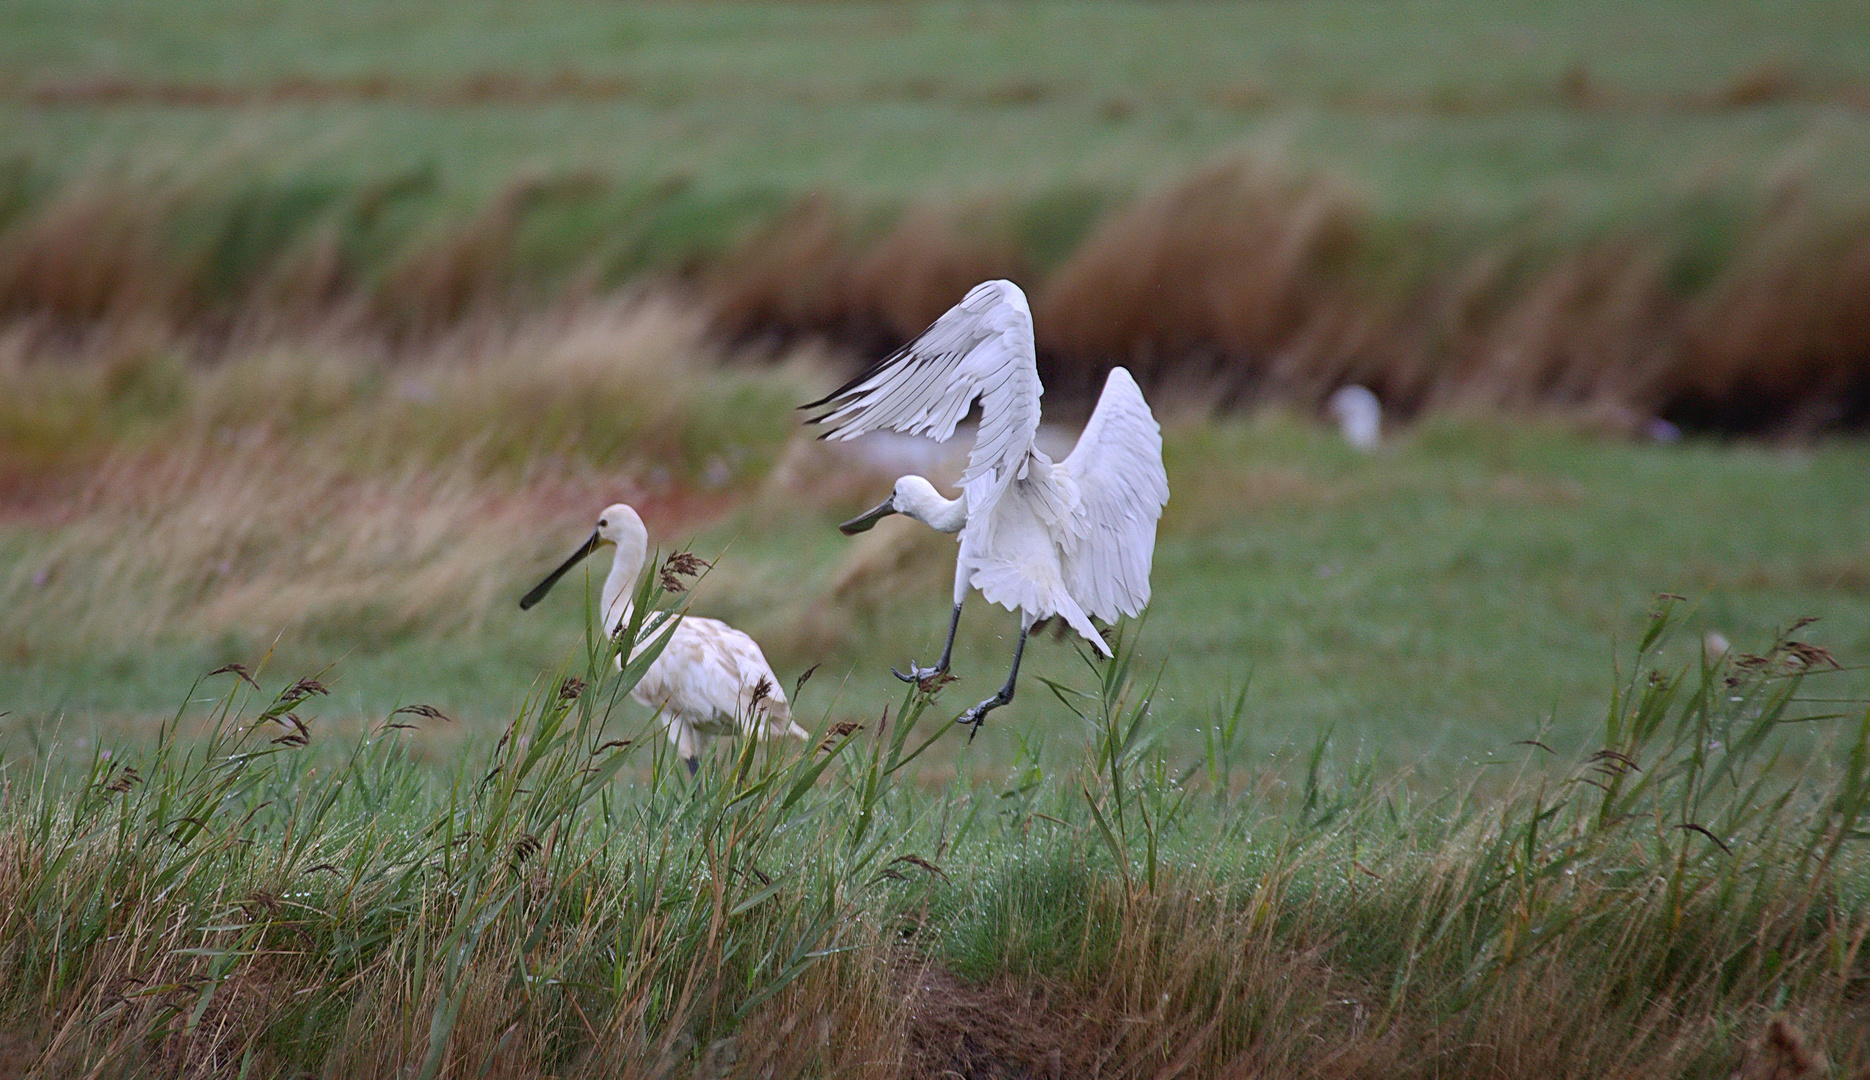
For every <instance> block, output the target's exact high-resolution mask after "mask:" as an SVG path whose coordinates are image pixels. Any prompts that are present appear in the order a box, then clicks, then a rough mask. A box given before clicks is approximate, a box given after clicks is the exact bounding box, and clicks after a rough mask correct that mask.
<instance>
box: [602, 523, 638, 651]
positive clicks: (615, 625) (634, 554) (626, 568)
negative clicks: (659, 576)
mask: <svg viewBox="0 0 1870 1080" xmlns="http://www.w3.org/2000/svg"><path fill="white" fill-rule="evenodd" d="M610 550H611V556H610V574H609V576H607V577H605V578H604V593H603V600H602V606H601V607H600V608H599V609H598V611H599V612H600V616H599V618H600V621H601V622H602V624H603V627H604V633H606V634H615V633H616V632H617V631H618V630H619V629H620V628H621V627H623V626H624V625H625V624H627V623H628V622H629V621H630V615H631V613H632V609H633V607H634V605H633V603H632V602H631V594H632V593H633V592H634V590H635V587H636V575H637V573H638V572H639V571H641V570H642V569H643V556H644V554H645V550H644V548H642V547H641V546H638V547H636V548H635V549H634V550H630V551H625V550H624V548H623V546H622V545H621V544H612V545H611V549H610Z"/></svg>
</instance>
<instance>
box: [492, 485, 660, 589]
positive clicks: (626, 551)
mask: <svg viewBox="0 0 1870 1080" xmlns="http://www.w3.org/2000/svg"><path fill="white" fill-rule="evenodd" d="M605 544H611V545H613V546H615V547H616V549H617V552H616V554H615V555H614V556H612V558H613V560H614V561H613V562H612V564H611V565H612V566H626V567H629V568H630V572H631V576H634V575H635V570H636V568H637V567H640V566H642V565H643V557H644V556H645V555H647V554H648V553H649V530H648V529H646V528H644V527H643V519H642V518H641V517H639V516H638V515H637V512H636V511H635V510H633V509H631V508H630V507H628V506H626V505H624V504H623V503H612V504H611V505H609V506H607V507H605V508H604V512H603V513H602V514H600V515H598V518H597V528H596V529H594V530H592V532H591V535H590V537H588V538H587V539H586V540H585V542H584V543H582V544H580V545H578V550H576V551H574V552H572V553H571V558H569V559H566V560H565V561H564V562H563V563H561V564H559V568H558V569H556V570H554V571H552V572H551V573H550V574H547V575H546V578H545V580H544V581H541V582H540V583H539V584H537V585H535V586H533V589H532V591H531V592H529V593H527V594H526V595H525V596H523V597H521V598H520V601H519V606H520V608H521V610H524V609H526V608H530V607H532V606H533V605H534V604H536V603H538V602H539V601H540V600H543V599H544V598H545V594H546V593H548V592H551V591H552V586H554V585H556V584H558V579H559V578H562V577H564V576H565V575H566V574H567V573H569V572H570V571H571V568H572V567H574V566H576V565H578V563H579V562H580V561H582V560H583V559H584V557H585V556H587V555H589V554H591V553H592V552H593V551H596V550H597V549H598V548H600V547H603V546H604V545H605Z"/></svg>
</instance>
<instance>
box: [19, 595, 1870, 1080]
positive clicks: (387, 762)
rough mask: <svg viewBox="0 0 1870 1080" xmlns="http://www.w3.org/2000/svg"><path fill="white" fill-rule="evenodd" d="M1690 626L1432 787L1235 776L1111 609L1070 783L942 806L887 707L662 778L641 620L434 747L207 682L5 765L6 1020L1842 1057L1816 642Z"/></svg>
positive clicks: (1854, 992) (1869, 795) (1333, 765)
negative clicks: (1718, 644)
mask: <svg viewBox="0 0 1870 1080" xmlns="http://www.w3.org/2000/svg"><path fill="white" fill-rule="evenodd" d="M657 580H658V576H657V575H653V574H652V575H646V576H645V580H644V583H643V585H642V586H641V588H640V590H639V599H640V600H641V601H642V603H641V604H639V606H638V607H637V609H636V610H637V611H638V612H641V613H644V614H641V615H639V616H638V618H637V623H636V625H634V626H633V627H631V628H630V634H631V635H632V640H650V641H652V642H654V641H657V640H660V638H661V635H663V634H665V633H666V632H667V629H668V627H669V625H670V623H669V622H668V618H669V613H668V605H667V602H666V601H667V599H668V598H667V597H664V596H661V595H659V592H658V586H657ZM659 609H660V613H659ZM1677 622H1678V617H1677V615H1676V614H1675V611H1674V608H1673V602H1672V601H1670V600H1668V599H1667V598H1665V599H1663V600H1662V601H1660V602H1659V610H1658V612H1657V613H1656V615H1655V617H1654V619H1653V621H1652V623H1651V625H1650V627H1649V629H1648V630H1647V632H1646V633H1645V634H1644V636H1643V638H1642V640H1641V641H1640V643H1639V647H1638V650H1637V652H1636V655H1635V656H1634V657H1633V658H1632V662H1631V664H1630V666H1629V667H1628V669H1627V670H1626V671H1625V673H1624V676H1623V678H1622V681H1621V682H1620V684H1619V689H1618V691H1617V692H1616V694H1615V695H1614V696H1613V699H1612V700H1611V701H1610V702H1609V704H1608V708H1607V709H1606V714H1605V723H1604V727H1603V731H1602V736H1601V739H1600V740H1599V741H1598V744H1597V745H1596V746H1595V748H1594V749H1593V750H1592V751H1591V752H1590V753H1588V754H1586V755H1584V756H1583V757H1581V758H1580V759H1579V760H1577V761H1576V762H1574V763H1572V764H1569V765H1566V764H1552V763H1550V755H1549V753H1548V752H1547V751H1546V750H1545V749H1544V748H1543V747H1540V746H1538V745H1536V744H1533V745H1530V746H1528V747H1527V748H1526V763H1525V764H1524V766H1523V767H1522V770H1521V772H1520V774H1519V775H1518V776H1516V777H1511V778H1500V779H1498V780H1495V781H1491V782H1477V783H1475V784H1472V785H1470V786H1469V787H1467V788H1464V789H1461V790H1457V791H1451V792H1448V793H1446V794H1432V793H1424V792H1422V791H1420V790H1416V789H1414V788H1412V787H1411V786H1410V785H1409V784H1407V783H1403V782H1399V781H1397V780H1394V779H1386V778H1379V777H1377V776H1376V774H1375V772H1374V770H1372V769H1370V768H1369V767H1367V766H1366V765H1362V764H1360V763H1359V762H1357V761H1356V760H1354V759H1347V758H1343V757H1340V756H1338V755H1336V754H1334V753H1333V752H1332V751H1331V749H1330V748H1329V746H1328V743H1327V740H1325V739H1320V741H1319V744H1318V746H1317V748H1316V749H1315V751H1314V752H1313V753H1312V754H1311V755H1310V757H1309V760H1308V761H1307V762H1306V763H1305V765H1304V767H1303V768H1302V769H1301V770H1300V771H1299V772H1297V773H1294V774H1291V775H1288V776H1277V775H1270V774H1266V773H1264V772H1260V771H1256V770H1255V768H1254V766H1252V765H1251V764H1250V763H1249V761H1248V760H1246V757H1247V756H1246V755H1244V754H1243V753H1242V752H1241V750H1242V746H1243V735H1244V734H1245V733H1244V732H1243V730H1242V721H1243V715H1244V714H1243V709H1242V705H1241V699H1239V698H1236V699H1233V700H1231V701H1220V702H1216V703H1214V705H1213V707H1212V709H1211V710H1210V711H1209V712H1207V713H1206V714H1199V713H1185V712H1183V711H1180V710H1178V709H1177V708H1176V707H1174V706H1172V705H1168V704H1166V703H1165V697H1164V695H1163V694H1162V692H1161V690H1162V688H1160V687H1159V686H1157V685H1155V684H1154V683H1153V682H1152V681H1151V680H1150V679H1149V678H1148V677H1147V675H1146V673H1145V672H1143V671H1142V670H1140V669H1138V668H1137V667H1136V659H1135V657H1136V652H1135V642H1134V635H1133V634H1131V633H1129V632H1127V631H1126V633H1125V635H1124V638H1125V640H1124V641H1123V647H1122V648H1120V649H1119V650H1118V656H1117V658H1116V659H1115V660H1114V661H1110V662H1103V661H1098V660H1095V659H1092V658H1088V657H1087V659H1086V661H1085V662H1086V665H1087V667H1086V668H1085V670H1084V672H1083V675H1082V677H1081V678H1079V679H1078V680H1075V681H1076V683H1077V685H1069V684H1066V683H1057V684H1054V685H1053V686H1052V688H1051V689H1052V692H1053V693H1054V694H1055V695H1056V696H1057V700H1058V703H1059V705H1060V707H1061V708H1066V709H1069V710H1071V711H1073V712H1076V713H1078V714H1079V715H1080V716H1081V717H1082V720H1083V724H1082V727H1081V728H1080V729H1079V730H1081V731H1082V732H1083V733H1084V735H1085V742H1084V747H1083V756H1082V759H1081V762H1080V764H1078V765H1076V766H1071V767H1065V768H1055V769H1054V770H1053V771H1052V772H1049V773H1048V772H1046V771H1045V769H1044V768H1042V767H1041V765H1040V764H1039V760H1038V758H1036V757H1034V758H1031V759H1026V760H1022V761H1020V762H1018V763H1017V764H1016V765H1015V766H1014V767H1013V768H1012V769H1011V770H1010V771H1009V775H1008V777H1007V780H1006V782H1005V784H1004V785H1003V786H1002V785H989V786H987V787H985V788H978V787H974V786H971V785H968V784H958V785H955V786H952V787H950V788H948V789H946V790H930V789H923V788H918V787H915V786H905V785H904V784H903V783H901V779H902V777H903V776H905V775H907V774H906V773H904V772H903V769H904V768H905V767H906V766H907V765H909V764H910V763H911V762H913V761H914V760H915V759H916V758H917V756H918V755H919V754H920V753H922V752H923V750H924V749H925V748H926V747H928V746H929V745H930V744H931V743H932V742H933V741H934V740H937V739H940V738H943V737H944V736H947V735H949V731H948V730H947V727H948V726H947V725H942V724H939V723H937V722H936V721H937V720H939V719H940V718H941V717H942V716H943V712H942V708H941V706H940V705H939V703H937V702H934V701H932V700H931V699H930V696H929V695H928V694H925V693H921V692H918V691H917V690H915V689H911V690H910V691H909V693H908V696H907V697H905V698H904V699H903V700H902V701H901V702H899V703H896V704H895V705H893V706H892V707H891V708H888V709H884V710H882V713H881V718H880V719H879V720H878V721H876V722H874V723H870V724H865V725H856V724H844V725H839V726H830V725H828V724H821V725H820V726H821V728H824V730H820V731H819V732H817V733H815V735H814V738H813V740H812V742H811V743H810V744H808V745H806V746H803V747H787V748H773V749H768V748H764V747H760V746H756V745H754V744H742V745H739V746H729V747H724V748H721V750H720V752H718V753H717V754H716V755H715V757H714V758H713V760H711V761H710V762H709V763H708V765H707V766H706V767H705V768H704V770H703V772H702V773H701V775H700V777H699V778H698V779H697V780H695V781H692V782H691V781H689V780H687V779H686V778H685V777H684V776H682V775H680V773H679V771H678V770H672V769H671V766H672V764H673V759H672V757H671V756H670V755H669V754H668V753H667V752H666V749H665V748H664V747H663V745H662V740H661V738H660V734H659V732H657V731H655V730H654V729H653V725H652V726H651V728H649V729H637V728H633V727H630V726H627V725H625V724H624V723H623V721H622V717H621V714H618V713H616V712H615V709H614V706H615V705H616V703H617V702H618V701H619V700H620V698H621V696H622V695H623V694H625V693H626V692H627V690H628V688H629V686H630V685H632V680H633V679H634V678H636V677H638V676H639V675H640V673H641V670H642V668H643V667H644V666H645V664H646V663H647V657H649V656H652V655H653V653H654V650H653V647H652V650H651V651H650V652H649V653H646V654H645V656H644V657H643V658H639V659H638V660H637V661H634V662H632V663H631V664H629V665H628V666H626V667H625V668H624V669H623V670H621V671H620V672H617V671H613V669H612V665H611V663H610V658H611V657H612V656H614V655H615V652H616V649H617V647H618V645H617V643H616V642H603V641H601V640H599V641H591V642H588V643H587V647H586V651H585V653H584V655H582V656H581V657H579V658H578V659H577V661H576V663H574V664H573V665H572V670H574V671H576V672H577V673H578V674H577V676H576V677H575V678H574V677H570V676H568V674H567V673H566V672H564V671H561V672H559V673H556V674H554V675H552V676H549V677H542V678H541V679H540V681H539V683H538V685H537V688H536V691H535V693H534V694H533V695H532V696H531V698H530V699H529V700H528V702H527V703H526V705H525V707H524V710H523V711H522V713H521V715H519V716H518V717H517V718H516V719H515V720H514V722H513V724H512V725H511V726H510V727H508V728H507V729H506V730H505V731H504V732H503V733H501V735H500V737H499V738H498V739H497V740H494V741H493V743H492V745H491V746H489V745H487V744H485V743H482V744H479V745H478V746H477V747H475V748H473V749H472V750H471V751H470V752H468V753H465V754H463V755H461V756H460V757H459V758H458V759H457V763H456V764H454V765H452V766H450V767H449V768H447V769H445V770H441V771H437V770H435V769H434V768H433V767H424V766H420V765H417V764H415V763H414V762H413V761H412V760H411V758H410V757H409V756H408V754H407V753H406V748H405V745H404V743H403V741H402V740H403V739H404V737H405V735H404V729H405V727H406V726H407V725H412V724H425V725H428V724H438V723H444V722H445V718H444V717H440V716H437V715H436V714H435V711H434V710H428V709H424V708H422V707H419V706H418V707H410V708H406V709H403V710H399V711H398V713H396V714H392V715H391V716H388V717H384V718H380V719H379V720H377V721H375V722H374V723H373V724H372V725H370V726H369V727H368V728H366V729H365V730H363V731H360V732H355V733H352V732H345V731H340V730H336V729H334V728H331V727H328V726H327V725H326V724H325V723H323V722H321V721H320V720H319V719H318V717H317V710H318V703H319V700H320V698H321V696H322V694H323V693H324V684H323V683H321V682H320V681H318V679H317V678H302V679H291V680H287V679H280V678H276V677H273V676H271V675H270V674H269V673H266V672H260V673H250V672H248V671H246V670H245V669H230V670H225V671H219V672H214V673H211V674H210V675H209V676H208V677H207V679H208V682H207V683H206V684H205V685H208V686H212V685H213V683H214V682H216V681H224V689H223V691H222V692H221V693H220V695H219V696H218V697H212V696H210V697H209V698H200V697H198V696H197V695H191V704H190V705H188V706H185V707H184V710H183V713H184V714H186V713H188V712H189V711H190V710H192V709H205V710H206V715H205V716H204V717H199V718H197V719H196V721H195V722H197V723H201V722H205V724H206V725H207V731H208V734H206V735H205V736H194V737H186V736H183V735H182V734H181V732H180V729H181V728H182V727H186V726H188V724H187V722H185V721H184V720H183V719H182V718H178V722H177V723H174V724H172V725H170V726H169V727H168V728H166V729H165V732H164V735H163V738H162V739H161V740H160V741H159V743H158V744H157V745H155V746H154V747H153V748H150V749H148V750H146V751H143V752H140V753H138V752H120V753H117V754H114V755H113V754H106V753H103V752H96V753H94V755H93V756H92V758H91V759H90V761H89V763H88V765H85V764H80V765H78V766H71V765H69V764H66V765H64V766H59V765H55V764H53V763H52V759H51V758H47V759H44V760H42V761H30V760H17V759H16V760H14V761H12V762H11V763H10V765H9V767H8V771H7V782H6V786H5V791H4V800H5V802H4V828H5V838H4V841H3V842H0V849H4V852H5V855H4V858H3V859H0V866H3V867H4V872H3V873H0V895H4V897H5V901H6V902H5V904H4V905H3V910H4V911H5V912H6V915H5V916H4V917H0V965H4V968H5V970H6V972H7V979H6V981H5V986H6V987H7V990H6V993H5V995H4V1000H3V1001H0V1017H4V1024H5V1026H6V1027H7V1028H8V1029H9V1030H10V1031H11V1032H12V1033H13V1038H12V1040H11V1042H10V1043H9V1046H10V1048H11V1052H12V1053H13V1054H14V1056H15V1060H16V1061H18V1062H19V1063H20V1064H21V1066H22V1069H21V1071H25V1072H29V1073H30V1074H32V1075H41V1076H64V1075H72V1076H76V1075H153V1074H161V1075H187V1076H254V1075H303V1074H307V1073H316V1074H319V1075H339V1076H342V1075H384V1074H386V1073H396V1074H399V1075H412V1076H421V1077H435V1076H469V1075H479V1076H487V1075H492V1076H546V1075H554V1076H579V1075H597V1074H604V1075H626V1076H635V1075H643V1076H652V1075H653V1076H666V1075H677V1074H679V1075H688V1074H691V1073H692V1074H695V1075H705V1076H812V1075H839V1076H879V1077H881V1076H939V1075H954V1074H957V1073H958V1074H960V1075H965V1076H1014V1075H1033V1076H1042V1075H1060V1076H1065V1075H1070V1076H1113V1077H1115V1076H1178V1075H1185V1076H1242V1077H1246V1076H1258V1077H1288V1076H1289V1077H1361V1076H1370V1077H1376V1076H1386V1077H1393V1076H1422V1077H1431V1076H1433V1077H1448V1076H1515V1077H1517V1076H1524V1077H1534V1076H1538V1077H1596V1076H1603V1075H1619V1076H1631V1077H1700V1076H1717V1075H1718V1076H1729V1075H1731V1076H1742V1077H1765V1076H1779V1077H1787V1076H1847V1075H1856V1071H1855V1070H1859V1069H1862V1068H1863V1067H1864V1066H1865V1065H1866V1064H1870V1043H1866V1041H1865V1037H1864V1034H1863V1033H1864V1031H1865V1030H1866V1025H1865V1021H1866V1019H1867V1018H1866V1015H1865V1010H1866V1009H1867V1008H1870V1004H1867V999H1866V996H1865V991H1866V988H1867V987H1870V981H1867V980H1870V962H1867V961H1866V958H1865V957H1864V956H1863V955H1862V946H1863V943H1864V939H1865V937H1866V936H1867V935H1870V907H1867V906H1866V905H1867V904H1870V878H1867V877H1866V873H1867V872H1870V866H1867V865H1866V862H1865V858H1864V853H1863V850H1862V848H1861V841H1862V838H1863V837H1864V836H1865V835H1866V833H1865V830H1864V824H1865V815H1866V811H1867V810H1870V712H1866V711H1865V707H1864V703H1863V702H1861V701H1853V702H1848V703H1844V704H1843V705H1842V707H1839V705H1838V704H1837V703H1836V702H1835V700H1834V699H1832V698H1830V697H1827V696H1822V695H1820V694H1815V693H1813V692H1811V691H1810V690H1808V689H1807V687H1808V686H1811V685H1819V684H1818V683H1816V682H1814V680H1820V679H1822V677H1823V675H1824V673H1825V672H1828V671H1830V670H1832V669H1833V668H1834V667H1835V666H1836V664H1837V661H1836V660H1835V659H1834V658H1833V657H1831V656H1830V654H1829V653H1827V652H1826V651H1825V650H1823V649H1822V648H1819V647H1817V646H1814V645H1812V644H1810V643H1809V642H1807V641H1805V640H1803V639H1802V637H1801V635H1800V633H1799V631H1800V630H1801V629H1802V628H1801V627H1799V626H1794V627H1791V628H1789V629H1788V630H1787V631H1786V632H1785V633H1784V634H1782V635H1781V636H1780V637H1779V638H1778V639H1777V640H1775V641H1773V642H1770V643H1769V644H1768V645H1766V646H1765V647H1764V648H1763V649H1762V651H1761V652H1760V653H1758V654H1757V655H1755V654H1743V653H1739V652H1733V653H1729V654H1725V655H1722V656H1714V655H1704V656H1703V657H1702V658H1701V659H1700V660H1699V661H1698V662H1696V663H1694V664H1692V665H1690V667H1689V668H1688V669H1687V670H1670V669H1668V668H1666V667H1665V666H1663V663H1662V661H1661V656H1662V655H1663V651H1664V649H1665V648H1666V643H1667V641H1668V638H1669V636H1670V634H1671V633H1672V632H1673V631H1674V629H1675V627H1676V624H1677ZM619 640H620V641H621V640H623V639H621V638H620V639H619ZM262 687H265V689H262ZM273 687H277V689H274V688H273ZM1174 723H1189V724H1196V725H1199V726H1201V727H1202V729H1203V731H1204V733H1205V737H1206V740H1207V744H1206V747H1207V748H1206V751H1205V753H1204V754H1203V755H1201V756H1200V757H1198V758H1197V759H1195V760H1191V761H1179V760H1172V759H1171V757H1170V756H1169V755H1168V754H1167V753H1166V752H1165V751H1164V749H1163V743H1162V741H1161V739H1160V734H1161V729H1162V727H1163V726H1165V725H1167V724H1174Z"/></svg>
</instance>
